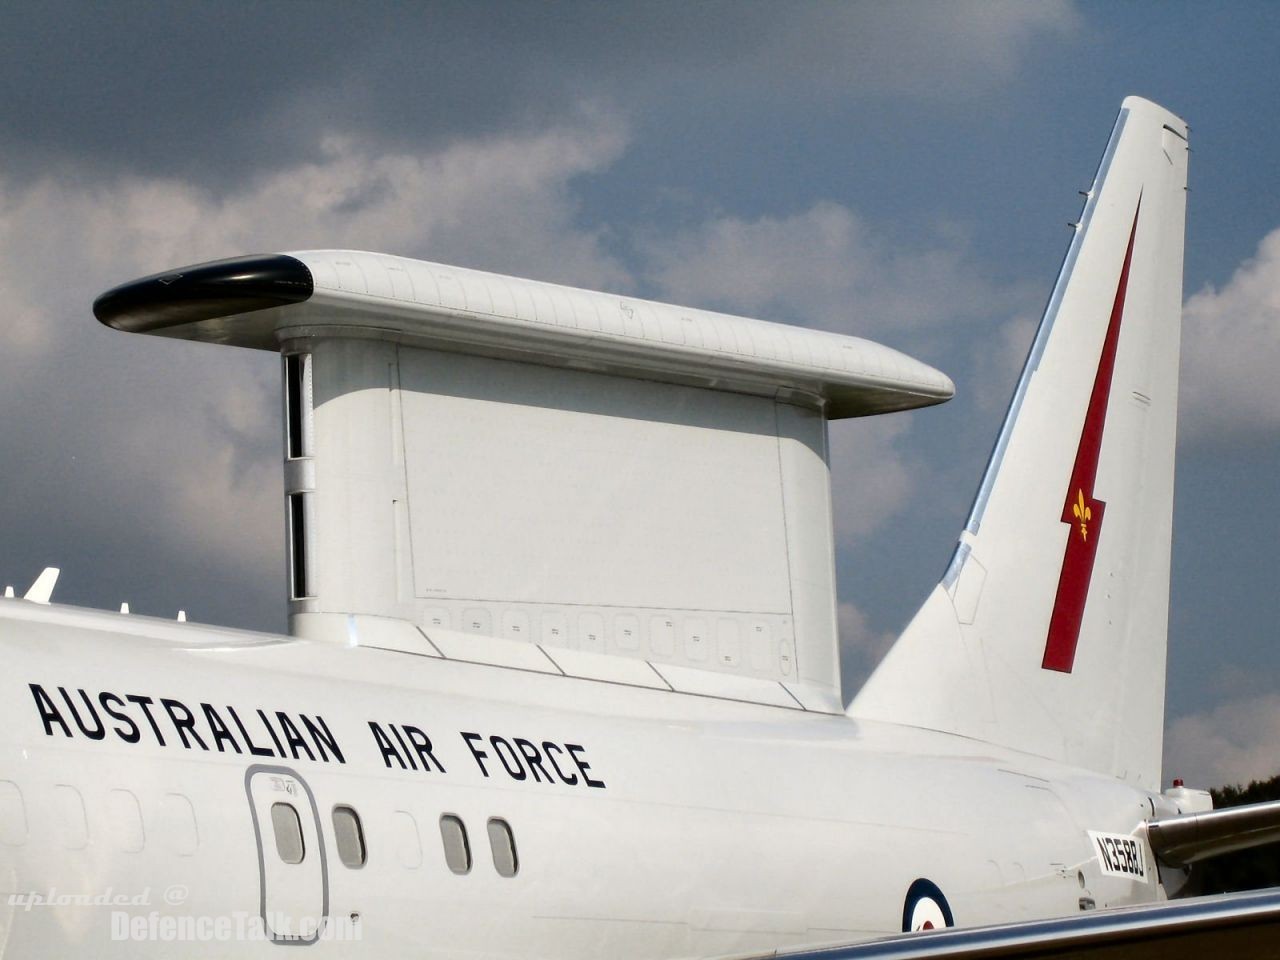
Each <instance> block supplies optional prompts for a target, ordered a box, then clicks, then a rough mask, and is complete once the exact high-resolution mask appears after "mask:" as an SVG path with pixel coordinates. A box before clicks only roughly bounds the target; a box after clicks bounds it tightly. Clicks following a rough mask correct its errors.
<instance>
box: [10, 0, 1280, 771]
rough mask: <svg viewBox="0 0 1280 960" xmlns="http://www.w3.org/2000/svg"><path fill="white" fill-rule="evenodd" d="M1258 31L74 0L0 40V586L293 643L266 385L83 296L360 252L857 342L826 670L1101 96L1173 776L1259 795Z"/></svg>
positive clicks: (1260, 19)
mask: <svg viewBox="0 0 1280 960" xmlns="http://www.w3.org/2000/svg"><path fill="white" fill-rule="evenodd" d="M1278 41H1280V6H1277V5H1274V4H1267V3H1252V4H1251V3H1240V4H1231V5H1228V4H1216V5H1206V4H1197V3H1161V4H1148V3H1128V4H1123V5H1121V4H1110V3H1071V2H1067V0H1061V2H1042V3H1031V2H1027V3H1022V2H1017V3H1014V2H996V3H968V2H951V3H927V4H921V3H911V2H907V3H894V4H871V3H865V4H864V3H849V4H834V3H813V4H807V3H776V4H764V3H752V2H739V3H732V4H730V3H721V2H710V0H708V2H702V3H698V4H688V3H664V2H652V3H646V4H625V5H624V4H621V3H619V4H609V3H589V4H577V3H558V4H555V5H544V4H541V3H519V4H517V3H491V4H481V3H459V4H449V3H435V4H416V5H410V4H403V3H385V4H382V3H376V2H368V3H362V4H351V3H323V2H314V3H304V2H294V3H283V2H276V3H272V2H267V0H258V2H255V3H252V4H247V3H246V4H239V3H234V2H221V3H217V4H213V3H209V4H201V5H196V4H193V3H150V4H142V3H129V2H117V3H112V4H90V3H83V4H76V3H58V2H45V3H42V4H39V5H36V4H27V5H23V6H22V7H18V8H13V9H10V10H9V11H7V13H6V16H5V29H4V31H3V33H2V34H0V89H3V90H5V91H6V93H5V97H4V99H3V101H2V102H0V292H2V294H3V303H4V314H3V318H0V444H2V446H0V449H3V450H4V451H5V457H4V464H5V469H4V470H3V472H2V473H0V529H3V530H4V536H3V541H2V542H3V550H0V580H3V582H5V583H13V584H15V585H16V586H17V587H18V588H19V590H21V589H24V588H25V587H26V586H27V585H28V584H29V583H30V582H31V580H32V579H34V577H35V575H36V573H37V572H38V571H39V570H40V568H41V567H43V566H44V565H46V564H50V565H59V566H61V567H62V568H63V577H62V581H61V585H60V588H59V592H58V595H57V599H59V600H60V601H63V602H68V603H76V604H82V605H87V606H97V607H115V606H118V605H119V603H120V602H121V601H122V600H128V601H129V602H130V603H131V605H132V607H133V609H134V610H135V611H138V612H143V613H151V614H157V615H166V616H168V615H172V614H173V613H174V612H175V611H176V610H177V608H178V607H185V608H186V609H188V610H189V611H190V613H191V615H192V617H193V618H194V619H200V620H204V621H207V622H218V623H230V624H234V625H237V626H248V627H257V628H267V629H277V630H278V629H283V627H284V619H285V608H284V597H285V581H284V559H283V557H284V550H283V511H282V496H281V490H282V480H281V470H280V465H279V456H280V451H279V422H278V421H279V416H278V410H279V401H278V397H277V394H278V377H279V371H278V367H277V363H278V361H277V360H275V359H274V358H273V357H271V356H269V355H265V354H262V355H260V354H256V353H251V352H248V351H237V350H229V349H225V348H216V347H209V346H205V345H199V344H188V343H173V342H169V341H164V340H157V339H151V338H138V337H130V336H127V335H123V334H119V333H115V332H112V331H109V330H106V329H105V328H102V327H100V326H99V325H98V324H97V323H96V322H95V321H94V320H93V318H92V315H91V313H90V304H91V303H92V300H93V298H94V296H96V295H97V294H98V293H100V292H102V291H103V290H105V289H106V288H108V287H110V286H114V285H115V284H117V283H119V282H122V281H124V280H127V279H131V278H133V277H135V276H139V275H142V274H146V273H152V272H155V271H159V270H162V269H166V268H169V267H172V266H177V265H182V264H186V263H191V262H195V261H199V260H205V259H212V258H217V257H223V256H231V255H235V254H239V253H245V252H255V251H268V250H279V249H306V248H315V247H349V248H360V249H372V250H379V251H384V252H388V253H397V254H402V255H407V256H414V257H421V258H424V259H431V260H437V261H443V262H446V263H455V264H460V265H464V266H471V267H479V268H482V269H490V270H496V271H499V272H503V273H514V274H518V275H525V276H532V277H536V278H540V279H547V280H556V281H563V282H567V283H572V284H575V285H579V286H586V287H592V288H597V289H608V290H612V291H617V292H624V293H628V294H631V295H635V296H647V297H652V298H656V299H662V300H674V301H676V302H680V303H685V304H689V305H693V306H702V307H710V308H714V309H722V310H728V311H731V312H736V313H746V314H749V315H757V316H762V317H766V318H769V319H776V320H783V321H789V322H797V323H803V324H806V325H811V326H819V327H825V328H828V329H832V330H838V331H841V332H846V333H852V334H857V335H862V336H867V337H870V338H872V339H877V340H881V341H883V342H885V343H888V344H890V345H892V346H895V347H898V348H900V349H903V350H906V351H907V352H909V353H912V354H914V355H916V356H919V357H920V358H921V359H924V360H926V361H928V362H930V363H933V364H934V365H936V366H938V367H940V368H941V369H943V370H945V371H947V372H948V373H949V374H950V375H951V376H952V377H953V378H954V379H955V381H956V384H957V396H956V399H955V400H954V401H952V402H951V403H949V404H947V405H946V406H944V407H940V408H934V409H932V410H928V411H922V412H919V413H914V414H908V415H899V416H896V417H890V418H883V419H873V420H867V421H858V422H844V423H839V424H836V425H835V426H834V427H833V443H834V449H835V453H834V457H833V460H834V462H833V467H834V471H835V478H834V479H835V487H836V492H835V496H836V510H837V515H838V531H837V533H838V541H839V550H838V563H839V572H840V590H841V628H842V637H843V643H844V647H845V659H846V677H847V678H848V679H849V681H850V682H854V683H856V682H857V680H858V679H859V678H861V677H863V676H865V674H866V672H867V671H868V670H869V669H870V667H871V666H872V665H873V664H874V663H875V661H876V659H877V657H878V656H879V655H880V654H881V653H882V652H883V650H884V649H885V647H886V644H887V643H889V642H890V640H891V638H892V636H893V635H895V634H896V632H897V631H898V630H900V629H901V627H902V626H903V625H904V623H905V622H906V620H907V619H908V618H909V617H910V615H911V614H912V613H913V612H914V610H915V608H916V606H917V605H918V604H919V602H920V600H921V599H922V598H923V597H924V596H925V594H926V593H927V592H928V590H929V588H930V587H931V586H932V584H933V583H934V582H935V581H936V580H937V578H938V576H939V574H940V573H941V571H942V569H943V567H944V566H945V564H946V561H947V559H948V557H949V555H950V551H951V547H952V544H953V542H954V539H955V536H956V534H957V532H958V531H959V529H960V528H961V526H962V525H963V521H964V517H965V514H966V512H967V509H968V506H969V503H970V500H971V499H972V496H973V491H974V489H975V487H976V484H977V481H978V478H979V476H980V473H981V469H982V465H983V463H984V462H985V459H986V456H987V453H988V452H989V450H990V446H991V442H992V440H993V438H994V435H995V431H996V428H997V426H998V424H999V421H1000V418H1001V415H1002V412H1003V407H1004V405H1005V403H1006V401H1007V399H1008V396H1009V394H1010V392H1011V390H1012V387H1013V383H1014V381H1015V379H1016V377H1017V371H1018V368H1019V366H1020V363H1021V358H1022V355H1023V353H1024V352H1025V349H1026V347H1027V345H1028V343H1029V341H1030V337H1031V334H1032V331H1033V328H1034V324H1035V322H1036V320H1037V319H1038V317H1039V313H1040V310H1041V309H1042V307H1043V304H1044V301H1045V299H1046V297H1047V295H1048V292H1049V288H1050V286H1051V284H1052V281H1053V278H1054V276H1055V274H1056V272H1057V268H1058V265H1059V262H1060V260H1061V257H1062V253H1063V251H1064V250H1065V247H1066V244H1067V241H1068V238H1069V235H1068V229H1067V226H1066V224H1067V222H1068V221H1069V220H1072V219H1074V217H1075V215H1076V214H1077V213H1078V211H1079V197H1078V196H1077V193H1076V191H1077V190H1079V189H1082V188H1084V187H1087V186H1088V184H1089V181H1090V179H1091V177H1092V175H1093V171H1094V168H1095V166H1096V163H1097V160H1098V157H1099V155H1100V154H1101V151H1102V148H1103V146H1104V143H1105V140H1106V137H1107V134H1108V132H1109V131H1110V127H1111V123H1112V121H1113V119H1114V116H1115V112H1116V110H1117V108H1118V106H1119V103H1120V101H1121V99H1122V98H1123V97H1124V96H1125V95H1126V94H1130V93H1137V94H1141V95H1144V96H1147V97H1150V98H1152V99H1154V100H1157V101H1158V102H1161V103H1163V104H1165V105H1167V106H1168V107H1170V108H1171V109H1173V110H1175V111H1177V112H1178V113H1180V114H1181V115H1182V116H1184V117H1185V118H1186V119H1187V120H1188V121H1189V122H1190V124H1191V126H1192V130H1193V134H1192V150H1193V153H1192V158H1191V163H1192V166H1191V184H1192V193H1191V202H1190V206H1189V222H1188V239H1187V259H1186V284H1185V291H1186V308H1185V332H1184V359H1183V403H1182V409H1181V426H1180V431H1181V432H1180V437H1181V439H1180V445H1179V455H1180V460H1179V467H1178V496H1177V506H1176V517H1175V547H1174V550H1175V559H1174V580H1173V596H1172V616H1171V627H1170V658H1169V707H1168V727H1169V733H1168V737H1167V746H1166V771H1165V772H1166V777H1169V776H1173V775H1178V776H1184V777H1186V778H1187V779H1188V781H1189V782H1197V783H1199V784H1203V785H1206V786H1207V785H1210V784H1217V783H1221V782H1226V781H1237V780H1248V779H1249V778H1252V777H1264V776H1271V775H1273V774H1275V773H1277V772H1280V751H1278V750H1277V748H1276V747H1275V744H1277V743H1280V692H1277V690H1278V688H1280V685H1278V683H1277V681H1278V680H1280V643H1278V641H1280V626H1278V625H1280V588H1278V584H1277V577H1278V575H1280V562H1277V559H1276V544H1277V543H1280V496H1278V495H1277V483H1276V480H1275V478H1276V477H1277V476H1280V191H1278V190H1277V173H1280V167H1278V166H1277V160H1276V158H1277V156H1280V123H1277V120H1278V119H1280V117H1278V114H1280V65H1278V62H1277V58H1276V57H1275V49H1276V46H1277V42H1278Z"/></svg>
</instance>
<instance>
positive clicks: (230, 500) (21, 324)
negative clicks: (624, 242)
mask: <svg viewBox="0 0 1280 960" xmlns="http://www.w3.org/2000/svg"><path fill="white" fill-rule="evenodd" d="M624 144H625V132H624V131H623V130H622V128H621V127H620V126H619V125H617V124H616V123H613V122H612V121H611V120H609V119H608V118H607V117H604V116H600V115H592V116H591V117H589V119H588V121H586V122H584V123H583V124H581V125H579V126H577V127H571V128H562V129H547V130H544V131H541V132H538V133H536V134H531V135H528V136H523V137H520V136H509V137H492V138H487V139H481V140H472V141H465V142H458V143H455V144H453V145H451V146H448V147H446V148H443V149H440V150H438V151H436V152H433V153H428V154H425V155H414V154H408V153H394V152H386V151H382V150H380V149H379V148H378V146H377V145H376V144H370V143H367V142H357V141H355V140H353V139H351V138H345V137H342V136H337V135H334V136H330V137H329V138H327V139H326V140H325V142H324V148H323V159H322V160H320V161H318V162H314V163H307V164H302V165H298V166H295V167H292V168H289V169H282V170H276V171H274V172H271V173H267V174H263V175H260V176H257V177H254V178H252V179H250V180H249V181H247V182H246V183H245V184H244V185H243V187H242V188H241V189H238V190H232V191H231V192H229V193H226V194H223V195H215V194H213V193H211V192H209V191H207V190H204V189H201V188H200V187H198V186H195V185H192V184H190V183H186V182H183V181H180V180H174V179H146V178H141V177H136V176H133V177H123V178H119V179H116V180H113V181H111V182H109V183H106V184H91V183H86V182H83V181H80V180H76V179H74V178H72V177H69V176H68V177H61V178H60V177H58V176H55V175H50V176H47V177H45V178H43V179H40V180H37V181H35V182H34V183H30V184H28V185H25V186H23V187H21V188H17V187H14V186H12V185H10V184H7V183H6V182H5V181H4V180H3V179H0V289H3V290H4V291H5V299H6V322H5V323H4V324H3V325H0V408H3V409H4V411H5V416H4V418H3V421H0V443H3V445H4V449H5V450H6V454H7V456H9V457H11V458H15V457H16V458H17V459H20V460H21V461H22V464H21V466H20V467H18V468H15V469H10V470H8V471H6V479H7V482H8V483H14V482H15V479H16V475H18V474H21V475H22V477H23V486H22V487H21V488H18V489H15V488H13V487H11V488H9V491H8V493H9V495H8V496H6V497H0V523H2V524H3V525H4V526H5V528H6V529H8V530H10V531H14V530H18V529H24V527H23V524H24V523H25V524H27V525H28V526H27V528H25V529H30V528H32V527H34V528H35V529H39V528H40V527H47V526H50V525H54V524H56V525H58V526H59V527H61V526H68V527H70V528H72V529H74V530H76V531H77V532H83V533H84V541H85V548H84V550H85V552H86V553H87V554H94V555H96V554H99V553H102V554H103V556H104V557H105V556H112V557H114V556H116V555H120V554H128V553H130V552H131V551H132V550H133V549H134V546H135V545H136V544H137V543H138V542H145V543H147V544H148V549H149V550H154V555H151V556H147V557H133V556H130V560H131V561H133V562H136V563H137V565H138V569H137V576H138V577H139V579H143V578H148V579H150V578H151V577H153V576H161V575H169V574H170V570H171V568H174V567H177V566H179V565H182V564H186V565H188V567H194V568H196V569H200V568H206V569H207V568H210V567H217V568H219V569H224V570H228V569H229V570H235V571H236V572H237V574H238V575H240V576H242V577H243V578H244V579H245V580H247V581H250V582H253V583H254V584H255V586H257V587H258V589H261V590H263V591H267V590H274V591H277V592H279V591H280V590H281V577H282V567H283V564H282V560H281V557H280V547H281V540H282V517H281V514H282V506H281V502H282V485H281V479H280V465H279V458H280V453H279V424H278V419H279V413H278V406H279V400H278V383H277V380H278V373H277V363H278V361H276V360H275V359H274V358H272V357H270V356H268V355H265V354H254V353H250V352H248V351H238V350H228V349H226V348H218V347H209V346H206V345H201V344H186V343H174V342H171V341H164V340H156V339H152V338H146V339H143V338H130V337H125V336H123V335H120V334H116V333H113V332H109V331H106V330H105V329H103V328H100V327H98V326H97V324H96V323H95V322H94V321H93V320H92V318H91V316H90V312H89V305H90V302H91V300H92V297H93V296H94V295H96V294H97V293H100V292H101V291H102V290H103V289H104V288H105V287H107V286H110V285H111V284H113V283H117V282H122V281H126V280H129V279H131V278H133V277H137V276H140V275H143V274H147V273H153V272H156V271H159V270H163V269H166V268H169V267H173V266H178V265H181V264H185V263H192V262H196V261H200V260H206V259H214V258H217V257H224V256H233V255H237V254H240V253H247V252H253V251H270V250H280V249H299V248H307V247H353V248H366V249H375V250H381V251H388V252H399V253H405V254H408V255H416V256H425V257H432V256H433V255H434V256H436V257H438V258H440V259H448V260H449V261H450V262H455V263H462V264H473V265H477V266H482V267H491V268H496V269H502V270H510V271H512V272H521V273H527V274H532V275H535V276H542V277H549V278H555V279H562V280H565V281H568V282H574V283H580V284H583V285H587V286H602V287H613V288H626V287H628V286H629V285H630V277H629V275H628V274H627V272H626V271H625V270H623V269H622V268H621V267H620V266H619V265H618V264H617V263H616V262H615V261H614V260H613V259H612V258H611V257H610V256H609V255H608V254H607V253H605V252H604V251H603V249H602V246H601V243H600V237H599V235H598V234H597V233H596V232H594V231H592V230H588V229H583V228H580V227H578V226H577V225H575V223H574V214H575V209H574V204H573V199H572V194H571V191H570V189H569V183H570V181H571V180H572V178H573V177H575V176H577V175H579V174H582V173H586V172H591V171H595V170H599V169H602V168H603V167H605V166H607V165H608V164H609V163H611V162H612V161H613V160H614V158H615V157H616V156H617V155H618V153H619V152H620V151H621V149H622V148H623V146H624ZM35 304H41V306H40V307H38V308H37V307H35V306H34V305H35ZM20 452H21V453H20ZM124 531H127V533H124ZM126 536H127V537H131V538H132V539H130V540H127V541H126V540H121V539H113V538H120V537H126ZM107 540H111V541H112V542H114V543H115V544H116V546H114V547H109V546H104V545H103V544H104V542H105V541H107ZM24 548H25V549H24ZM42 549H45V548H44V547H41V546H40V545H37V544H19V543H14V541H13V538H12V537H11V538H10V540H9V542H8V543H7V554H8V556H7V557H6V559H7V560H8V561H9V562H10V563H12V564H14V565H15V566H16V565H19V564H26V563H37V562H43V558H42V559H41V560H39V561H37V560H36V559H35V558H36V557H37V556H42V555H39V554H38V553H37V551H39V550H42ZM15 553H16V554H18V556H15ZM24 553H30V559H28V558H27V557H26V556H24V555H23V554H24ZM148 564H149V565H151V567H152V569H151V571H150V572H149V571H148V569H147V567H146V565H148ZM155 568H163V570H162V571H161V572H159V573H157V571H156V570H155ZM19 574H23V571H22V570H15V571H14V574H13V576H15V577H17V576H18V575H19ZM23 575H25V574H23ZM258 585H261V586H258ZM197 589H198V587H197ZM281 596H282V593H281ZM195 599H196V600H198V599H199V598H195ZM193 602H194V601H193ZM228 602H234V601H228ZM281 606H282V603H281Z"/></svg>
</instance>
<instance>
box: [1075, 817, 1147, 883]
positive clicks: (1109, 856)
mask: <svg viewBox="0 0 1280 960" xmlns="http://www.w3.org/2000/svg"><path fill="white" fill-rule="evenodd" d="M1089 839H1090V841H1092V843H1093V852H1094V855H1095V856H1096V857H1097V858H1098V866H1099V867H1101V868H1102V873H1103V875H1104V876H1108V877H1124V878H1125V879H1126V880H1141V881H1142V882H1143V883H1146V882H1147V845H1146V843H1144V842H1143V841H1142V840H1140V839H1139V838H1138V837H1130V836H1127V835H1125V834H1122V833H1098V832H1097V831H1095V830H1090V831H1089Z"/></svg>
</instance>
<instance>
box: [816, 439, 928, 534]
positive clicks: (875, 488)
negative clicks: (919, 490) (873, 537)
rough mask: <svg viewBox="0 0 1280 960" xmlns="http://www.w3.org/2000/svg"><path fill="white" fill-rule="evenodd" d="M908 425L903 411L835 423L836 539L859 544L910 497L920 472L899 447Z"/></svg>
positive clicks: (833, 493)
mask: <svg viewBox="0 0 1280 960" xmlns="http://www.w3.org/2000/svg"><path fill="white" fill-rule="evenodd" d="M909 426H910V419H909V417H908V416H906V415H903V414H899V415H897V416H892V417H865V418H859V419H856V420H851V421H848V422H843V423H833V424H832V425H831V432H830V436H831V506H832V512H833V514H834V517H835V534H836V542H837V544H841V545H844V546H853V545H856V543H857V541H858V540H859V539H860V538H862V537H864V536H866V535H867V534H869V533H871V532H873V531H875V530H878V529H879V528H880V527H881V526H883V525H884V524H885V523H887V522H888V521H890V520H892V519H893V517H894V516H896V515H897V514H898V512H899V511H901V510H902V508H903V507H904V506H906V504H907V503H908V502H909V501H910V499H911V496H912V494H913V492H914V490H915V480H916V476H915V471H913V470H912V469H911V467H910V465H909V464H908V461H907V458H906V456H905V454H904V453H903V451H902V447H901V444H902V441H903V440H904V439H905V437H906V435H907V433H908V430H909Z"/></svg>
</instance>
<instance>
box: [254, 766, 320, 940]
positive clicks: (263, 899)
mask: <svg viewBox="0 0 1280 960" xmlns="http://www.w3.org/2000/svg"><path fill="white" fill-rule="evenodd" d="M259 774H275V775H277V776H282V777H288V778H289V779H291V780H293V781H295V782H296V783H297V784H298V785H299V786H300V787H302V789H303V791H304V792H305V793H306V795H307V803H308V804H309V805H310V807H311V819H312V823H313V824H314V827H315V837H316V847H317V849H318V851H319V854H320V890H321V898H320V916H319V917H317V918H316V921H317V922H316V929H315V932H314V933H313V934H312V935H311V936H310V937H303V936H300V935H299V936H292V935H288V934H285V935H277V934H276V932H275V931H274V930H272V929H271V921H270V919H269V918H268V914H267V864H266V851H265V848H264V846H263V842H262V834H263V828H262V824H261V823H259V818H258V805H257V803H255V801H254V796H253V778H254V777H256V776H258V775H259ZM244 792H245V798H246V800H247V801H248V803H249V815H250V817H251V818H252V819H253V838H254V843H255V845H256V846H257V848H258V916H259V917H261V918H262V925H263V930H264V931H265V933H266V935H267V939H268V940H270V941H271V942H272V943H275V944H280V945H282V946H303V947H305V946H309V945H310V944H313V943H315V942H317V941H318V940H319V939H320V934H321V933H323V932H324V927H325V924H326V923H327V922H328V920H329V863H328V857H327V856H326V854H325V844H324V830H323V827H322V825H321V822H320V808H319V807H318V806H317V805H316V798H315V794H314V793H312V792H311V786H310V785H309V784H308V783H307V781H306V780H304V779H303V778H302V777H301V776H299V775H298V773H297V772H296V771H294V770H292V769H290V768H289V767H283V766H277V765H274V764H264V763H255V764H253V765H252V766H250V767H249V768H248V769H247V770H245V772H244Z"/></svg>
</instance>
